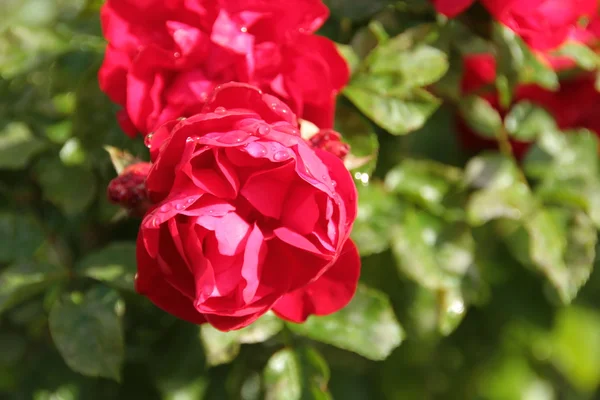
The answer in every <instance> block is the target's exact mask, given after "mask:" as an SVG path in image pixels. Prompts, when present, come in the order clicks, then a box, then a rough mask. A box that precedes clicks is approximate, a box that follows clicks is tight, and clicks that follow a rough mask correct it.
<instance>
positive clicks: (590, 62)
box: [554, 40, 600, 71]
mask: <svg viewBox="0 0 600 400" xmlns="http://www.w3.org/2000/svg"><path fill="white" fill-rule="evenodd" d="M554 54H555V55H557V56H562V57H567V58H570V59H571V60H573V61H575V63H576V64H577V65H578V66H580V67H581V68H583V69H585V70H588V71H593V70H595V69H596V68H598V66H599V65H600V57H598V55H597V54H596V53H595V52H594V50H592V49H591V48H589V47H587V46H586V45H585V44H583V43H579V42H576V41H573V40H570V41H567V42H566V43H565V44H563V45H562V46H561V47H560V48H559V49H558V50H556V51H555V52H554Z"/></svg>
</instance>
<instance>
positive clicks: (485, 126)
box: [459, 96, 502, 138]
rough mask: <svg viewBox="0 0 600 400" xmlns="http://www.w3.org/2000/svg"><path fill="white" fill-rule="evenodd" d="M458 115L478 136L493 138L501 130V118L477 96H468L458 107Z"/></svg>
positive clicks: (496, 111) (488, 104)
mask: <svg viewBox="0 0 600 400" xmlns="http://www.w3.org/2000/svg"><path fill="white" fill-rule="evenodd" d="M459 109H460V115H461V116H462V117H463V119H464V120H465V122H466V123H467V124H468V125H469V127H471V129H473V130H474V131H475V132H476V133H478V134H479V135H481V136H483V137H486V138H495V137H497V136H498V132H499V131H500V130H501V129H502V117H501V116H500V113H499V112H498V110H496V109H495V108H494V107H492V105H491V104H490V103H489V102H488V101H487V100H485V99H483V98H481V97H479V96H468V97H467V98H466V99H464V100H463V101H462V102H461V103H460V105H459Z"/></svg>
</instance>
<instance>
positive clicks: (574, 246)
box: [506, 208, 597, 303]
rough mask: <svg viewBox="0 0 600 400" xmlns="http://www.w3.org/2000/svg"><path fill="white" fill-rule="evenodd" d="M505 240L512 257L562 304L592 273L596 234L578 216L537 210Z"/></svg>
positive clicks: (582, 218)
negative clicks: (540, 279)
mask: <svg viewBox="0 0 600 400" xmlns="http://www.w3.org/2000/svg"><path fill="white" fill-rule="evenodd" d="M506 240H507V244H508V245H509V248H510V249H511V251H512V252H513V254H514V255H515V257H517V259H519V260H521V261H524V262H526V263H528V264H530V265H531V266H532V267H533V268H535V269H537V270H538V271H540V272H541V273H542V274H543V275H544V276H545V277H546V278H547V279H548V282H549V283H550V284H551V285H552V286H553V287H554V288H555V290H556V292H557V294H558V295H559V298H560V300H561V301H562V302H564V303H569V302H571V301H572V300H573V299H574V298H575V296H576V295H577V292H578V291H579V289H580V288H581V287H582V286H583V284H585V282H586V281H587V280H588V278H589V275H590V273H591V271H592V268H593V263H594V259H595V254H596V253H595V246H596V242H597V233H596V228H595V227H594V225H593V223H592V221H591V220H590V219H589V217H588V216H587V215H585V214H584V213H582V212H577V211H569V210H566V209H559V208H548V209H541V210H539V211H537V212H536V213H534V214H533V215H531V216H530V217H528V218H526V219H525V220H524V222H523V228H520V229H517V230H516V231H513V232H512V233H511V234H509V235H508V236H507V237H506Z"/></svg>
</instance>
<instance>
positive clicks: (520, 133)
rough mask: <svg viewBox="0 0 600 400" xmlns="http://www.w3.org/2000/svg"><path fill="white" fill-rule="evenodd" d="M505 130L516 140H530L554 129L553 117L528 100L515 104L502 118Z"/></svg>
mask: <svg viewBox="0 0 600 400" xmlns="http://www.w3.org/2000/svg"><path fill="white" fill-rule="evenodd" d="M504 126H505V128H506V130H507V132H508V133H509V134H510V135H511V136H512V137H514V138H515V139H517V140H522V141H531V140H534V139H535V138H536V137H537V135H538V134H540V133H543V132H545V131H548V130H554V129H556V123H555V122H554V119H553V118H552V116H551V115H550V114H548V112H547V111H546V110H544V109H543V108H542V107H539V106H536V105H535V104H533V103H530V102H528V101H521V102H519V103H517V104H515V105H514V106H513V107H512V108H511V110H510V112H509V113H508V115H507V116H506V117H505V118H504Z"/></svg>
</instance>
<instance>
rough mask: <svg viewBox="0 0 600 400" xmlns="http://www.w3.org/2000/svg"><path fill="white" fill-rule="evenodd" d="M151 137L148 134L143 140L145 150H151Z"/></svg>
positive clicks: (150, 134)
mask: <svg viewBox="0 0 600 400" xmlns="http://www.w3.org/2000/svg"><path fill="white" fill-rule="evenodd" d="M153 136H154V135H153V134H152V133H149V134H147V135H146V137H145V138H144V144H145V145H146V147H147V148H151V147H152V137H153Z"/></svg>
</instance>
